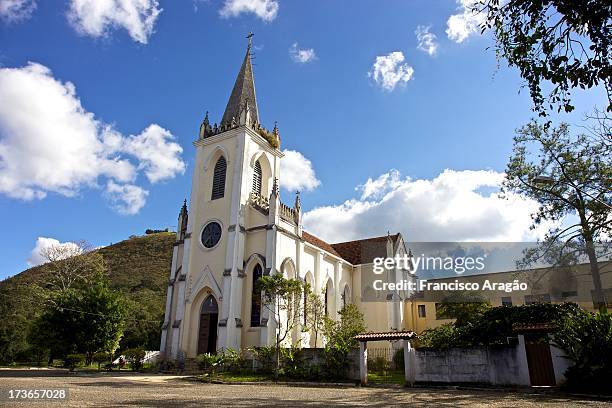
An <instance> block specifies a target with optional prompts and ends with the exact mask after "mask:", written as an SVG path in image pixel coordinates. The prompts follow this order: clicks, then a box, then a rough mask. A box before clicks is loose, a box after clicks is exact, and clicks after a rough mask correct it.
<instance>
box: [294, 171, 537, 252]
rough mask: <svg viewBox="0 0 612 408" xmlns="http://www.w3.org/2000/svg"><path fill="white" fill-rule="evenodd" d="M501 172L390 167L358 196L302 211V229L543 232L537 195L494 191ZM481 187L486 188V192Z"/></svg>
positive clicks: (442, 235) (517, 237) (515, 237)
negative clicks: (412, 174)
mask: <svg viewBox="0 0 612 408" xmlns="http://www.w3.org/2000/svg"><path fill="white" fill-rule="evenodd" d="M503 178H504V174H503V173H498V172H495V171H485V170H480V171H468V170H466V171H454V170H445V171H444V172H442V173H441V174H440V175H438V176H437V177H436V178H434V179H432V180H427V179H420V180H412V179H410V178H402V176H401V174H400V173H399V172H398V171H390V172H389V173H385V174H383V175H381V176H380V177H378V178H376V179H368V180H367V181H366V183H365V184H363V185H361V186H359V187H358V191H360V192H361V197H360V198H355V199H350V200H347V201H345V202H344V203H343V204H340V205H330V206H324V207H318V208H315V209H313V210H311V211H308V212H307V213H306V214H305V215H304V225H305V229H307V230H309V231H310V232H312V233H314V234H316V235H319V236H321V237H322V238H325V239H326V240H328V242H340V241H347V240H352V239H359V238H366V237H370V236H379V235H384V234H385V233H386V232H387V231H391V232H395V231H399V232H401V233H402V234H403V235H404V237H405V239H406V240H408V241H413V242H418V241H438V242H444V241H499V242H505V241H521V240H526V239H533V238H535V237H542V236H543V232H544V231H545V230H546V227H548V226H542V229H539V230H537V231H531V230H530V229H529V226H530V225H531V216H530V214H531V213H533V212H534V211H535V210H536V209H537V208H538V204H537V203H536V202H535V201H532V200H527V199H524V198H522V197H520V196H516V195H510V196H509V200H504V199H501V198H500V197H499V196H498V190H499V186H500V184H501V182H502V180H503ZM483 190H490V192H488V193H485V192H484V191H483Z"/></svg>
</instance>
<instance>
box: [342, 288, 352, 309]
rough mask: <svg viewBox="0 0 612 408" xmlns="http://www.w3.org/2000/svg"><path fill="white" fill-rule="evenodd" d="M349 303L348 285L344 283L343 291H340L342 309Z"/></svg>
mask: <svg viewBox="0 0 612 408" xmlns="http://www.w3.org/2000/svg"><path fill="white" fill-rule="evenodd" d="M349 303H351V299H350V294H349V287H348V285H346V286H345V287H344V291H343V292H342V309H344V308H345V307H346V305H348V304H349Z"/></svg>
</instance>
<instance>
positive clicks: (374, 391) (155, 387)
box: [0, 370, 612, 408]
mask: <svg viewBox="0 0 612 408" xmlns="http://www.w3.org/2000/svg"><path fill="white" fill-rule="evenodd" d="M9 388H20V389H24V388H36V389H50V388H68V389H69V398H68V400H67V401H35V402H32V401H27V402H25V401H24V402H17V403H15V402H8V401H7V400H6V399H4V400H3V401H0V406H16V407H24V406H28V407H29V406H32V407H65V406H70V407H101V406H122V407H129V406H147V407H179V406H180V407H201V406H215V407H242V406H262V407H296V406H347V407H350V406H357V405H360V406H369V407H386V406H402V405H411V406H446V407H487V408H493V407H512V408H516V407H541V406H554V407H576V406H610V407H612V402H606V401H597V400H582V399H576V398H570V397H564V396H555V395H541V394H525V393H518V392H512V391H494V390H492V391H471V390H449V389H435V388H415V389H406V388H377V387H376V388H375V387H368V388H360V387H342V388H324V387H317V388H311V387H298V386H296V387H288V386H276V385H217V384H203V383H197V382H191V381H186V380H185V379H184V378H180V377H175V376H158V375H131V374H127V373H126V374H123V373H122V374H117V373H103V374H92V375H84V374H79V375H70V374H68V373H66V372H65V371H60V370H58V371H28V370H20V371H17V370H0V389H1V390H2V392H3V394H2V395H3V397H2V398H6V390H7V389H9Z"/></svg>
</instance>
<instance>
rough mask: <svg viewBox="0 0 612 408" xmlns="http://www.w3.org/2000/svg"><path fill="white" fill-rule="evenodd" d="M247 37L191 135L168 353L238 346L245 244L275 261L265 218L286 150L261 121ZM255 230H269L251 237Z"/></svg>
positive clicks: (177, 356)
mask: <svg viewBox="0 0 612 408" xmlns="http://www.w3.org/2000/svg"><path fill="white" fill-rule="evenodd" d="M247 38H248V41H249V42H248V46H247V50H246V54H245V56H244V59H243V61H242V65H241V67H240V71H239V73H238V76H237V78H236V80H235V83H234V87H233V89H232V91H231V94H230V97H229V100H228V102H227V104H226V107H225V110H224V112H223V116H222V118H221V120H220V122H219V123H214V124H213V123H211V121H210V119H209V113H208V112H206V115H205V117H204V119H203V121H202V123H201V125H200V128H199V134H198V137H197V140H196V141H195V142H193V145H194V147H195V150H196V154H195V165H194V168H193V178H192V187H191V196H190V200H189V208H188V211H187V208H186V207H185V208H184V209H183V210H182V211H181V218H180V221H179V222H180V223H183V222H184V223H185V228H184V229H183V228H181V227H179V230H180V231H179V234H177V240H176V242H175V244H174V252H173V260H172V270H171V271H170V280H169V286H168V295H167V300H166V315H165V319H164V325H163V330H162V344H161V347H160V350H161V351H162V353H164V355H165V357H166V358H167V359H170V360H178V361H181V359H185V358H192V357H195V356H196V355H197V354H200V353H204V352H215V351H217V350H220V349H225V348H232V349H234V350H238V349H240V348H241V345H242V342H241V335H242V327H243V325H244V324H245V323H244V320H245V318H244V316H243V314H244V312H243V311H244V304H243V285H244V281H245V277H246V272H245V263H246V260H245V249H246V247H248V249H249V250H257V252H258V253H264V254H266V255H265V258H266V259H267V260H268V261H266V262H267V263H266V265H265V267H266V270H267V271H269V270H270V269H272V268H274V265H273V264H271V263H270V262H273V259H274V252H273V251H274V246H275V242H274V241H275V235H274V233H273V232H274V231H269V230H268V229H267V226H269V225H270V220H269V217H273V213H274V214H276V213H278V211H277V210H276V209H277V208H278V207H279V205H280V204H279V201H278V200H279V197H278V179H279V174H280V159H281V157H282V153H281V151H280V150H279V148H280V136H279V132H278V128H277V127H276V125H275V126H274V129H273V130H272V131H270V130H267V129H266V128H264V127H263V126H262V125H261V123H260V117H259V112H258V108H257V98H256V94H255V81H254V75H253V67H252V63H251V57H252V54H251V48H252V42H251V40H252V34H249V36H248V37H247ZM257 203H259V204H260V205H261V206H265V207H266V208H267V209H268V210H269V216H268V215H266V216H265V217H263V216H261V215H260V214H259V213H257V212H256V211H252V210H251V208H253V207H256V204H257ZM247 204H251V205H247ZM187 212H188V213H189V215H188V216H187ZM272 225H274V221H273V220H272ZM250 233H252V234H256V233H259V234H267V235H266V236H264V237H265V238H264V239H258V240H257V243H250V242H249V240H248V239H247V235H248V234H250ZM260 242H261V243H260ZM258 245H260V246H262V247H257V246H258ZM251 247H253V248H251ZM262 336H263V337H262V338H264V337H265V335H263V334H262Z"/></svg>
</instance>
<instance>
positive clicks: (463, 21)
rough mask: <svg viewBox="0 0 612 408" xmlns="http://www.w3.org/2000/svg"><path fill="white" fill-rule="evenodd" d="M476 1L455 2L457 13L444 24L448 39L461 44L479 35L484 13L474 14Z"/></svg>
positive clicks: (460, 0) (484, 17)
mask: <svg viewBox="0 0 612 408" xmlns="http://www.w3.org/2000/svg"><path fill="white" fill-rule="evenodd" d="M477 2H478V0H457V4H458V5H459V7H458V11H459V13H457V14H453V15H451V16H450V17H449V18H448V21H447V22H446V26H447V28H446V35H447V36H448V38H449V39H451V40H453V41H455V42H457V43H462V42H463V41H465V40H466V39H468V38H469V37H470V36H471V35H473V34H476V33H480V25H481V24H482V23H484V22H485V19H486V15H485V14H484V13H478V12H474V11H473V8H474V6H476V5H477Z"/></svg>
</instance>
